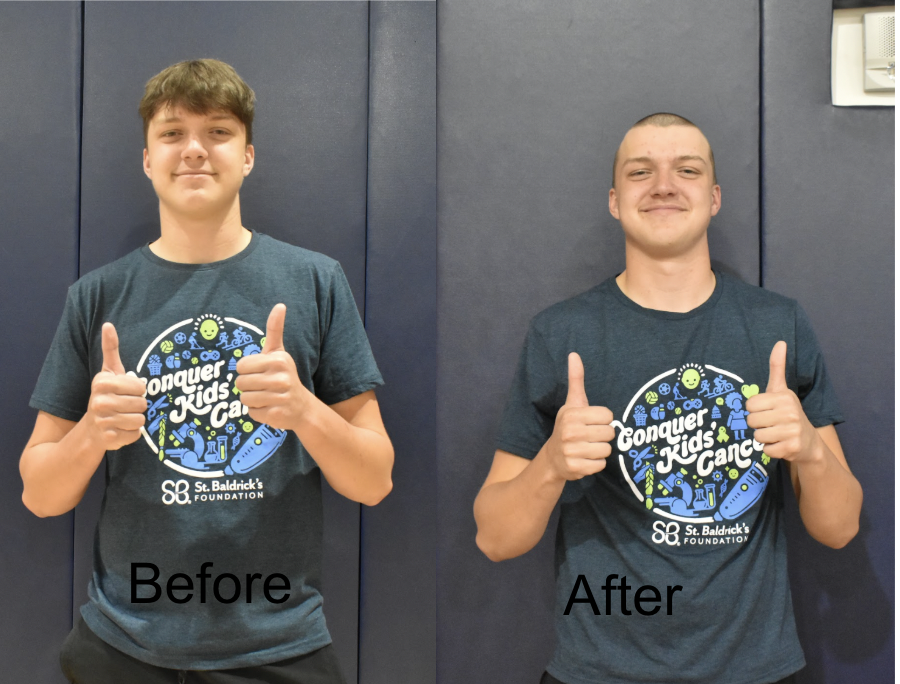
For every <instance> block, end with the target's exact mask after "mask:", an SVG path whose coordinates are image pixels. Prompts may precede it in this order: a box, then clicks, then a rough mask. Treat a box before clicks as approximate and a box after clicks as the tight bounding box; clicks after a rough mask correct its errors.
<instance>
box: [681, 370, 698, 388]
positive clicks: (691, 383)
mask: <svg viewBox="0 0 900 684" xmlns="http://www.w3.org/2000/svg"><path fill="white" fill-rule="evenodd" d="M681 382H682V383H684V386H685V387H687V388H688V389H691V390H692V389H694V388H695V387H697V385H699V384H700V373H698V372H697V371H695V370H694V369H693V368H688V369H687V370H686V371H685V372H684V373H682V375H681Z"/></svg>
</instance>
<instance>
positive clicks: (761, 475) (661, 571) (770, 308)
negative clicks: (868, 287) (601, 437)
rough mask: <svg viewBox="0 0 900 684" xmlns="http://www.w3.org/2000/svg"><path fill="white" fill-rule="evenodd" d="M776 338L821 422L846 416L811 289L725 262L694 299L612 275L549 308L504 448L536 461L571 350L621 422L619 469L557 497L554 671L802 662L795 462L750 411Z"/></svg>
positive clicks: (793, 666)
mask: <svg viewBox="0 0 900 684" xmlns="http://www.w3.org/2000/svg"><path fill="white" fill-rule="evenodd" d="M779 340H784V341H786V342H787V344H788V356H787V370H786V376H787V383H788V386H789V387H790V388H791V389H792V390H794V391H795V392H796V393H797V394H798V396H799V397H800V399H801V401H802V403H803V408H804V410H805V412H806V415H807V416H808V417H809V420H810V421H811V422H812V424H813V425H815V426H817V427H818V426H823V425H829V424H832V423H837V422H840V421H841V420H842V418H841V415H840V412H839V409H838V405H837V401H836V399H835V396H834V391H833V389H832V387H831V384H830V382H829V380H828V376H827V373H826V371H825V364H824V361H823V359H822V355H821V353H820V351H819V347H818V344H817V342H816V339H815V336H814V335H813V332H812V329H811V327H810V324H809V321H808V320H807V318H806V316H805V314H804V313H803V311H802V310H801V309H800V307H799V306H798V305H797V303H796V302H794V301H793V300H790V299H787V298H785V297H782V296H780V295H776V294H773V293H771V292H766V291H765V290H762V289H760V288H758V287H753V286H750V285H747V284H745V283H742V282H740V281H738V280H736V279H735V278H733V277H730V276H728V275H726V274H722V273H718V272H717V273H716V288H715V290H714V292H713V294H712V296H711V297H710V298H709V299H708V300H707V301H706V302H705V303H703V304H702V305H701V306H699V307H698V308H696V309H694V310H693V311H690V312H687V313H670V312H664V311H655V310H650V309H645V308H643V307H641V306H639V305H637V304H635V303H634V302H632V301H631V300H630V299H628V298H627V297H625V295H624V294H623V293H622V292H621V290H620V289H619V287H618V286H617V285H616V282H615V279H612V278H611V279H609V280H607V281H605V282H604V283H602V284H601V285H599V286H597V287H595V288H594V289H592V290H590V291H588V292H586V293H584V294H581V295H579V296H577V297H574V298H572V299H569V300H566V301H564V302H560V303H559V304H556V305H554V306H551V307H550V308H548V309H546V310H545V311H543V312H542V313H540V314H538V315H537V316H536V317H535V318H534V320H533V321H532V324H531V327H530V329H529V331H528V335H527V338H526V341H525V346H524V349H523V351H522V355H521V358H520V360H519V366H518V369H517V372H516V377H515V380H514V382H513V386H512V391H511V394H510V398H509V402H508V404H507V407H506V410H505V413H504V416H503V420H502V425H501V429H500V437H499V440H498V442H497V447H498V448H499V449H503V450H505V451H508V452H511V453H513V454H516V455H518V456H522V457H524V458H534V456H535V455H536V454H537V452H538V451H539V450H540V449H541V447H542V446H543V445H544V443H545V442H546V441H547V439H548V438H549V437H550V435H551V433H552V431H553V425H554V421H555V418H556V414H557V412H558V411H559V409H560V407H561V406H562V405H563V404H564V403H565V399H566V393H567V389H568V375H567V370H568V361H567V359H568V354H569V352H573V351H574V352H578V353H579V354H580V356H581V358H582V360H583V362H584V369H585V390H586V392H587V396H588V399H589V401H590V404H591V405H592V406H598V405H599V406H606V407H608V408H609V409H610V410H611V411H612V413H613V415H614V418H615V422H614V426H615V427H616V440H615V441H614V442H613V443H612V448H613V451H612V455H611V456H610V458H609V460H608V462H607V466H606V468H605V469H604V470H603V471H602V472H600V473H598V474H597V475H594V476H589V477H586V478H584V479H582V480H578V481H574V482H568V483H567V484H566V486H565V489H564V490H563V494H562V496H561V499H560V508H561V513H560V519H559V527H558V529H557V537H556V570H557V600H556V602H557V607H556V630H557V636H558V644H557V647H556V651H555V654H554V656H553V659H552V661H551V663H550V665H549V666H548V668H547V669H548V671H549V672H550V674H552V675H553V676H554V677H557V678H558V679H560V680H561V681H563V682H566V683H567V684H595V683H596V682H604V684H625V683H626V682H627V683H635V682H642V683H645V684H651V683H652V684H679V683H687V682H691V683H694V684H697V683H708V682H715V683H716V684H763V683H766V682H774V681H777V680H778V679H780V678H782V677H785V676H787V675H788V674H790V673H792V672H795V671H796V670H798V669H800V668H801V667H802V666H803V664H804V659H803V653H802V651H801V648H800V644H799V641H798V639H797V635H796V628H795V625H794V616H793V611H792V608H791V595H790V587H789V584H788V575H787V556H786V549H785V537H784V530H783V505H784V501H783V493H782V490H783V478H787V469H786V468H781V467H779V466H778V461H777V459H769V457H768V456H766V455H765V454H764V452H763V449H762V445H761V444H759V443H757V442H755V441H754V440H753V430H752V429H751V428H749V427H748V426H747V423H746V416H747V411H746V401H747V399H748V398H749V397H751V396H753V395H754V394H756V393H757V392H764V391H765V389H766V384H767V381H768V375H769V355H770V353H771V351H772V347H773V346H774V345H775V343H776V342H777V341H779ZM610 575H616V576H617V577H614V578H611V579H608V578H609V576H610ZM623 577H624V578H627V579H625V580H624V581H623ZM623 584H625V585H627V587H629V588H630V589H628V590H624V589H622V588H621V586H622V585H623ZM648 585H649V586H651V587H654V588H655V589H656V590H657V591H658V599H659V600H658V601H657V600H654V599H655V598H657V595H656V594H655V593H654V591H653V590H651V589H643V590H642V589H641V587H644V586H648ZM607 586H611V587H612V588H610V589H608V590H607V589H606V587H607ZM679 586H680V587H681V588H680V589H676V587H679ZM669 587H671V588H672V589H671V590H669V589H668V588H669ZM588 590H590V593H591V596H592V597H593V599H594V601H595V604H596V607H597V611H598V612H599V613H600V614H599V615H596V614H595V612H594V607H593V606H592V605H591V603H590V601H589V595H588ZM670 596H671V600H670ZM573 598H574V599H576V600H575V601H572V599H573ZM637 598H640V599H642V601H640V602H638V601H636V599H637ZM623 599H624V605H623ZM670 604H671V614H668V612H669V605H670ZM567 606H568V609H569V610H568V614H567V615H566V614H565V612H566V608H567ZM638 607H640V608H641V610H643V613H645V614H642V613H641V610H638ZM654 608H655V610H654ZM629 613H630V614H629Z"/></svg>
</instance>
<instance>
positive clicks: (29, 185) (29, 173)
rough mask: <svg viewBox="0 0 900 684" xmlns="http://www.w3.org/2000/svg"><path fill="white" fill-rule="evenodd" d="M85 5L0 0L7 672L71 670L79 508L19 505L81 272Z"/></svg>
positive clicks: (54, 677) (30, 675) (0, 527)
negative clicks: (67, 305)
mask: <svg viewBox="0 0 900 684" xmlns="http://www.w3.org/2000/svg"><path fill="white" fill-rule="evenodd" d="M80 81H81V5H80V3H72V2H58V3H57V2H54V3H10V2H4V3H0V93H3V96H2V97H0V151H2V154H3V159H4V160H5V163H4V164H3V165H2V167H0V238H2V245H3V248H2V249H0V292H2V293H3V297H2V298H0V321H2V322H3V328H4V333H5V334H4V339H5V340H6V343H5V344H6V345H7V349H8V350H9V351H10V352H13V351H15V354H13V353H10V354H7V355H6V357H5V359H4V363H3V366H2V371H0V378H2V386H3V390H4V391H3V393H2V395H0V408H2V413H3V416H4V430H3V436H4V441H3V449H2V459H0V463H2V476H0V490H2V496H0V544H2V553H0V596H2V598H0V605H2V606H3V617H2V619H0V644H2V646H0V655H2V662H3V675H2V679H3V680H4V681H10V682H40V683H41V684H49V683H51V682H52V683H54V684H56V683H58V682H62V681H63V677H62V675H61V674H60V672H59V666H58V665H57V655H58V652H59V645H60V643H62V640H63V638H65V635H66V634H67V633H68V631H69V629H70V627H71V622H70V619H69V616H70V603H71V586H72V578H71V571H72V515H71V514H69V515H65V516H61V517H59V518H48V519H45V520H40V519H38V518H36V517H35V516H34V515H32V514H31V513H30V512H29V511H28V510H27V509H26V508H25V507H24V506H23V505H22V481H21V479H20V477H19V470H18V462H19V455H20V453H21V451H22V448H23V447H24V446H25V442H26V441H27V440H28V436H29V435H30V434H31V428H32V426H33V425H34V418H35V412H34V411H33V410H32V409H30V408H28V398H29V397H30V396H31V390H32V389H33V388H34V383H35V381H36V380H37V376H38V373H39V372H40V368H41V365H42V364H43V362H44V357H45V356H46V354H47V349H48V347H49V346H50V340H52V339H53V333H54V332H55V330H56V323H57V321H58V320H59V316H60V314H61V313H62V308H63V303H64V302H65V297H66V288H67V287H68V286H69V285H70V284H71V283H72V282H74V280H75V277H76V265H77V264H76V249H77V244H78V152H79V146H78V142H79V117H80V110H81V93H80V88H79V84H80Z"/></svg>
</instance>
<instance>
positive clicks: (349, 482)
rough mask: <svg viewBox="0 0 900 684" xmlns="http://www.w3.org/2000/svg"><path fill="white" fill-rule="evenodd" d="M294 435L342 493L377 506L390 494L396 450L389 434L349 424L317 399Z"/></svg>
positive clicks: (311, 403) (297, 426)
mask: <svg viewBox="0 0 900 684" xmlns="http://www.w3.org/2000/svg"><path fill="white" fill-rule="evenodd" d="M294 432H295V433H296V434H297V437H299V439H300V442H301V443H302V444H303V446H304V448H305V449H306V450H307V451H308V452H309V454H310V456H312V457H313V460H315V462H316V463H317V464H318V466H319V468H320V469H321V470H322V474H323V475H324V476H325V479H326V480H328V483H329V484H330V485H331V486H332V487H334V489H335V491H337V492H338V493H339V494H341V495H343V496H346V497H347V498H348V499H352V500H353V501H358V502H359V503H363V504H366V505H367V506H374V505H375V504H377V503H378V502H379V501H381V500H382V499H383V498H384V497H385V496H387V495H388V493H389V492H390V491H391V488H392V486H393V484H392V482H391V470H392V468H393V465H394V448H393V446H392V445H391V441H390V439H389V438H388V437H387V435H384V434H382V433H380V432H377V431H375V430H371V429H369V428H366V427H360V426H356V425H352V424H351V423H348V422H347V421H346V420H344V419H343V418H342V417H341V416H339V415H338V414H337V413H336V412H335V411H334V410H332V409H331V408H330V407H329V406H327V405H326V404H324V403H322V402H321V401H320V400H319V399H317V398H316V397H310V399H309V403H308V405H307V409H306V410H305V411H304V413H303V416H302V418H301V419H300V420H299V421H298V423H297V425H296V427H295V428H294Z"/></svg>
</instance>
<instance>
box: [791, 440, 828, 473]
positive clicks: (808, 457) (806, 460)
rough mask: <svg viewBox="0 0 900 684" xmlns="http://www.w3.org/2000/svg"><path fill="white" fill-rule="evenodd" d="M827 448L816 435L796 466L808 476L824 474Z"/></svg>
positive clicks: (826, 465)
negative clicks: (800, 467)
mask: <svg viewBox="0 0 900 684" xmlns="http://www.w3.org/2000/svg"><path fill="white" fill-rule="evenodd" d="M829 453H830V452H829V451H828V447H827V446H825V442H823V441H822V438H821V437H819V435H818V434H815V435H814V437H813V439H812V440H811V443H810V446H809V447H808V448H807V449H805V450H804V451H803V453H802V454H801V458H799V459H797V464H798V465H801V466H803V469H804V470H805V471H807V472H808V473H810V474H814V473H821V472H824V471H825V470H826V469H827V468H828V454H829Z"/></svg>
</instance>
